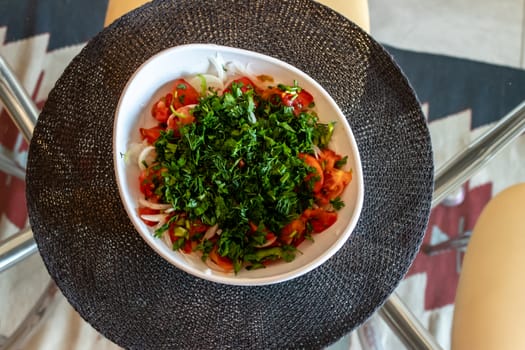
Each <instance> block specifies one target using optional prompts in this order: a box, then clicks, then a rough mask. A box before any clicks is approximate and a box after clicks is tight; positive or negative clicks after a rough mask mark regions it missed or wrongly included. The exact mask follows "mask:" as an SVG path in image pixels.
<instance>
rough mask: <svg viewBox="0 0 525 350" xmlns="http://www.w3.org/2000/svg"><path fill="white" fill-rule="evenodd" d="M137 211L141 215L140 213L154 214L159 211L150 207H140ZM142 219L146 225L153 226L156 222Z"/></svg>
mask: <svg viewBox="0 0 525 350" xmlns="http://www.w3.org/2000/svg"><path fill="white" fill-rule="evenodd" d="M137 211H138V214H139V216H142V215H155V214H158V213H160V211H159V210H156V209H151V208H148V207H140V208H138V209H137ZM141 219H142V218H141ZM142 221H144V223H145V224H146V225H148V226H155V225H156V224H157V223H156V222H155V221H149V220H144V219H142Z"/></svg>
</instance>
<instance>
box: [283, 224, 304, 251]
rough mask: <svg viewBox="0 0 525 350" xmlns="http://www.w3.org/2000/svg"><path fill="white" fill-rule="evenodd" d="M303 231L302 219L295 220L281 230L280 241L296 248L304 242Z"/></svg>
mask: <svg viewBox="0 0 525 350" xmlns="http://www.w3.org/2000/svg"><path fill="white" fill-rule="evenodd" d="M305 231H306V223H305V220H303V218H298V219H295V220H293V221H292V222H290V223H289V224H288V225H286V226H285V227H283V229H282V230H281V241H283V242H284V243H286V244H293V245H295V246H298V245H299V244H300V243H301V242H302V241H303V240H304V233H305Z"/></svg>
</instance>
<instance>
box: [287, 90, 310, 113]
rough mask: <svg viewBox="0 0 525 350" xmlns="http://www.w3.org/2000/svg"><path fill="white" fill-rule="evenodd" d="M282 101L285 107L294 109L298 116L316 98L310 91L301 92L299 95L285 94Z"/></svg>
mask: <svg viewBox="0 0 525 350" xmlns="http://www.w3.org/2000/svg"><path fill="white" fill-rule="evenodd" d="M281 100H282V101H283V105H285V106H288V107H293V109H294V113H295V114H296V115H297V114H299V113H300V112H301V111H303V110H304V109H306V108H308V106H310V104H311V103H312V102H313V101H314V97H313V96H312V95H311V94H310V93H309V92H308V91H306V90H301V91H299V92H298V93H283V94H282V95H281Z"/></svg>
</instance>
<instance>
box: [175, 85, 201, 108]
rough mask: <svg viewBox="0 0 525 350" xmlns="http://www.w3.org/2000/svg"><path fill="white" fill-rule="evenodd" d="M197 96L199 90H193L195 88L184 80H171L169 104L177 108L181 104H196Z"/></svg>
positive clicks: (181, 105)
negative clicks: (171, 88) (171, 91)
mask: <svg viewBox="0 0 525 350" xmlns="http://www.w3.org/2000/svg"><path fill="white" fill-rule="evenodd" d="M199 96H200V95H199V92H198V91H197V90H195V88H194V87H193V86H191V85H190V84H189V83H188V82H187V81H186V80H184V79H177V80H175V81H174V82H173V93H172V100H171V105H172V106H173V108H175V109H179V108H180V107H183V106H187V105H194V104H197V103H198V102H199ZM168 107H169V106H168Z"/></svg>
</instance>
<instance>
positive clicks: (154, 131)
mask: <svg viewBox="0 0 525 350" xmlns="http://www.w3.org/2000/svg"><path fill="white" fill-rule="evenodd" d="M162 130H164V129H163V128H162V127H160V126H158V125H157V126H154V127H152V128H149V129H146V128H140V136H141V137H142V139H143V140H147V141H148V143H149V144H151V145H152V144H154V143H155V141H157V139H158V138H159V137H160V132H161V131H162Z"/></svg>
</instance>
